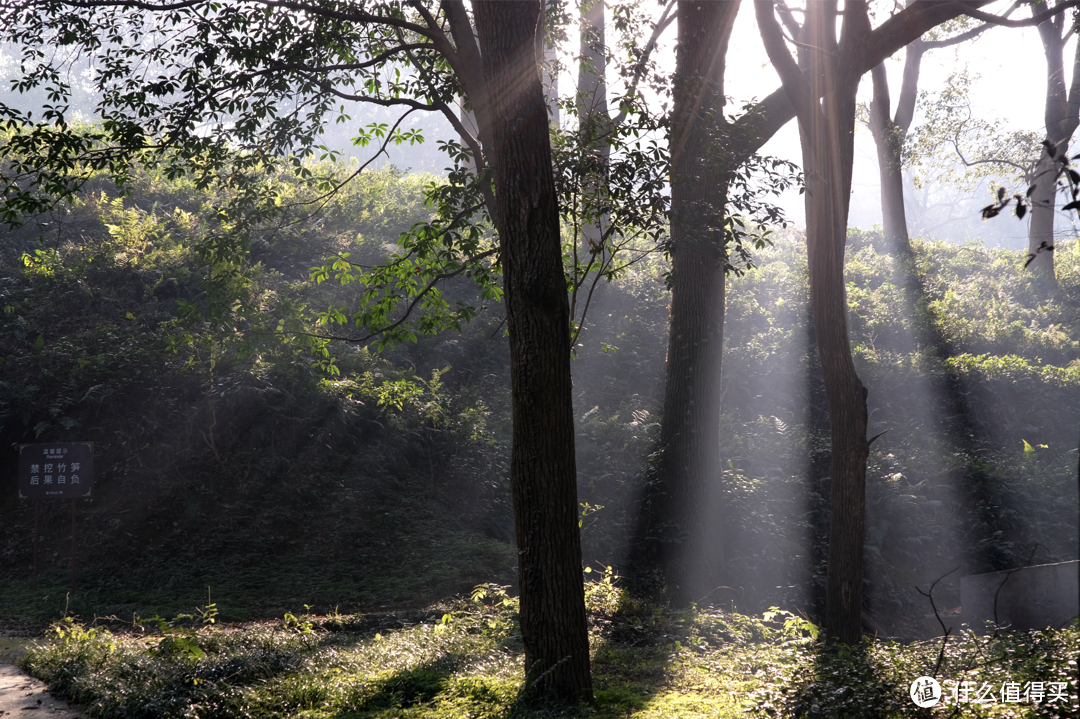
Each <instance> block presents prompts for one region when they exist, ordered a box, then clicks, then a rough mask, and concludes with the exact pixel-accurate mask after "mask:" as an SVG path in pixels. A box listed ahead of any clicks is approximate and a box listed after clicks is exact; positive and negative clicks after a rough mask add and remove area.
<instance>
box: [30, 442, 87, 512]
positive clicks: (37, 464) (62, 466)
mask: <svg viewBox="0 0 1080 719" xmlns="http://www.w3.org/2000/svg"><path fill="white" fill-rule="evenodd" d="M93 484H94V445H93V443H92V442H52V443H49V444H24V445H22V446H21V447H19V496H20V497H23V498H25V499H78V498H79V497H89V496H90V488H91V487H92V486H93Z"/></svg>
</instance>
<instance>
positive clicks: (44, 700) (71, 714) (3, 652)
mask: <svg viewBox="0 0 1080 719" xmlns="http://www.w3.org/2000/svg"><path fill="white" fill-rule="evenodd" d="M31 642H33V640H32V639H30V638H28V637H25V636H0V719H29V717H35V716H41V717H46V716H47V717H51V718H52V719H86V714H85V713H83V712H82V711H81V710H79V709H77V708H75V707H73V706H72V705H70V704H68V703H67V702H65V701H63V700H62V699H57V698H55V697H53V695H52V694H49V691H48V690H47V689H46V688H45V684H44V683H43V682H40V681H38V680H37V679H34V678H33V677H31V676H29V675H27V674H24V673H23V672H22V671H20V670H19V668H18V667H17V666H15V665H14V664H12V663H11V662H13V661H15V660H16V659H18V658H19V657H20V656H22V654H23V653H24V652H25V651H26V647H27V645H28V644H30V643H31Z"/></svg>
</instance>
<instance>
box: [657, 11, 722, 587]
mask: <svg viewBox="0 0 1080 719" xmlns="http://www.w3.org/2000/svg"><path fill="white" fill-rule="evenodd" d="M738 7H739V5H738V3H737V2H709V1H704V2H702V1H695V2H680V3H679V5H678V24H679V28H678V46H677V52H676V60H675V88H674V90H675V92H674V107H673V110H672V126H671V138H670V142H671V158H672V159H671V163H672V167H671V217H672V219H671V273H672V287H671V319H670V326H669V335H668V358H667V368H666V374H667V385H666V389H665V392H664V412H663V418H662V422H661V430H660V442H661V448H662V454H661V459H660V478H659V479H660V482H659V494H658V496H657V497H656V500H655V501H656V505H657V506H656V509H655V513H654V518H653V522H654V531H658V532H659V533H660V542H661V548H660V559H661V563H662V566H663V570H664V575H665V580H666V582H667V587H668V591H669V592H670V598H671V600H672V601H673V602H674V603H675V604H676V605H678V606H685V605H687V604H689V603H691V602H700V601H703V600H705V599H706V598H707V597H708V594H709V593H710V592H711V591H712V590H713V589H715V588H716V587H717V586H719V584H720V581H719V578H720V574H721V564H722V562H723V535H722V527H723V521H722V519H721V517H722V502H721V499H722V494H721V490H722V487H721V468H720V448H719V441H720V368H721V354H722V348H723V328H724V289H725V285H724V272H725V269H726V253H725V248H724V221H725V215H724V205H725V203H726V201H727V184H726V175H727V169H728V168H727V166H726V161H725V157H724V156H723V152H724V151H726V150H727V148H720V147H718V146H717V145H718V138H717V137H716V135H715V134H713V132H712V130H714V128H716V127H722V126H723V125H724V124H725V123H724V120H723V107H724V91H723V76H724V75H723V73H724V62H725V55H726V52H727V43H728V39H729V38H730V36H731V29H732V25H733V24H734V21H735V15H736V13H737V12H738Z"/></svg>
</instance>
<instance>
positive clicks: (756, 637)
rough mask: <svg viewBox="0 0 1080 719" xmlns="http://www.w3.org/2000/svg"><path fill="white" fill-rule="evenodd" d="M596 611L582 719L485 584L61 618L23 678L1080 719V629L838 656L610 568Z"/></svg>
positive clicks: (161, 718) (299, 700) (80, 695)
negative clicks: (249, 615)
mask: <svg viewBox="0 0 1080 719" xmlns="http://www.w3.org/2000/svg"><path fill="white" fill-rule="evenodd" d="M586 604H587V607H588V612H589V620H590V642H591V645H592V667H593V682H594V686H595V690H596V691H595V695H596V701H595V704H594V705H592V706H587V707H581V708H576V709H575V708H569V709H568V708H567V707H553V706H546V705H545V704H544V703H543V702H538V701H537V700H536V699H535V698H532V699H530V697H528V695H526V694H523V692H522V683H523V679H524V672H523V668H522V663H521V652H522V648H521V638H520V633H519V629H518V626H517V621H516V620H517V615H516V601H515V600H514V599H512V598H510V597H509V596H508V595H507V594H506V592H505V588H504V587H499V586H497V585H490V584H489V585H480V586H478V587H476V588H475V589H474V591H473V592H472V594H471V597H465V598H461V597H459V598H455V599H450V600H444V601H443V602H441V603H438V604H434V605H431V606H429V607H426V608H424V609H422V610H417V611H412V612H401V613H387V614H377V615H373V614H368V615H343V614H339V613H331V614H329V615H325V616H315V615H311V614H306V613H303V614H300V615H293V614H291V613H290V614H286V615H285V617H284V619H282V620H279V621H263V622H255V623H249V624H245V625H229V626H221V625H217V624H216V623H215V611H216V606H215V605H213V604H210V605H208V606H207V607H203V608H202V609H201V610H200V611H196V612H195V614H188V615H184V616H179V617H176V618H175V619H174V620H172V621H166V620H165V619H162V618H160V617H154V618H150V619H141V618H136V620H135V621H134V622H131V623H126V624H125V623H122V622H115V621H112V622H110V621H108V620H105V621H100V622H96V623H95V625H94V626H86V625H83V624H80V623H77V622H75V621H73V620H71V619H70V618H69V619H68V620H66V621H60V622H57V623H55V624H54V625H53V627H52V628H51V630H50V632H49V635H50V640H49V641H48V642H44V643H41V644H39V645H38V646H37V647H35V648H33V649H31V650H30V651H29V653H28V654H27V655H26V656H24V657H23V658H22V659H21V661H20V664H21V665H22V667H23V668H24V669H26V670H27V671H30V672H31V673H33V674H34V675H36V676H38V677H41V678H42V679H44V680H45V681H47V682H49V684H50V686H51V687H52V688H53V689H54V690H55V691H58V692H60V693H62V694H63V695H65V696H67V697H69V698H70V699H72V700H73V701H76V702H78V703H79V704H81V705H83V706H85V707H86V708H87V709H88V711H89V713H90V714H91V716H94V717H101V718H103V719H108V718H111V717H117V718H119V717H123V718H125V719H131V718H133V717H155V718H158V719H170V718H172V717H265V718H267V719H269V718H271V717H306V718H308V719H316V718H321V717H351V718H355V719H361V718H364V719H368V718H370V719H375V718H386V719H389V718H390V717H394V718H395V719H404V718H406V717H429V718H432V719H437V718H439V717H445V718H446V719H459V718H460V717H477V718H485V717H490V718H492V719H494V718H496V717H499V718H506V719H509V718H511V717H536V718H538V719H542V718H544V717H557V716H564V717H565V716H582V717H586V716H588V717H611V718H612V719H614V717H630V716H633V717H635V718H637V719H654V718H660V717H679V718H680V719H693V718H695V717H713V718H715V717H739V716H745V715H750V716H761V717H833V716H844V717H850V718H852V719H857V718H863V717H866V718H870V717H875V718H882V717H921V716H925V714H924V710H920V709H918V708H917V707H915V706H914V704H913V703H912V702H911V699H910V698H909V695H908V688H909V686H910V684H911V683H912V681H913V680H914V679H915V678H916V677H921V676H927V675H929V676H934V677H938V678H940V679H941V683H942V685H943V686H944V687H945V688H946V702H945V703H944V704H943V705H942V706H941V707H940V708H939V709H938V711H945V712H947V713H948V716H950V717H954V718H956V719H959V718H966V717H1020V716H1024V717H1046V718H1047V719H1057V718H1058V717H1075V716H1077V708H1078V703H1077V696H1076V684H1075V682H1073V683H1071V684H1070V682H1071V681H1072V680H1073V679H1074V678H1075V674H1076V657H1077V655H1078V653H1080V626H1075V625H1074V626H1073V627H1070V628H1066V629H1060V630H1047V631H1039V632H1027V633H1024V632H1004V633H994V634H991V635H988V636H981V637H980V636H977V635H975V634H974V633H971V632H967V631H965V632H964V633H962V634H961V635H959V636H955V637H951V641H947V642H945V643H944V644H943V643H942V640H933V641H924V642H914V643H906V644H902V643H898V642H896V641H894V640H885V639H879V640H871V639H867V640H866V642H865V643H864V644H863V645H862V646H859V647H855V648H850V647H840V648H839V649H837V648H828V647H826V646H825V645H823V644H822V643H820V642H819V641H818V637H819V631H818V627H816V626H815V625H813V624H812V623H810V622H809V621H807V620H806V619H803V618H801V617H798V616H796V615H793V614H790V613H788V612H781V611H777V610H775V609H774V610H773V611H770V612H768V613H766V614H765V615H764V616H763V617H751V616H745V615H741V614H731V613H727V612H724V611H723V610H721V609H719V608H713V609H710V610H699V609H696V608H695V609H692V610H685V611H678V612H675V611H672V610H670V609H666V608H664V607H662V606H659V605H655V604H650V603H648V602H642V601H638V600H634V599H632V598H631V597H630V596H629V595H628V594H627V593H626V591H625V590H624V589H622V588H621V587H619V582H618V577H617V576H615V575H613V573H612V572H611V570H610V568H608V569H607V570H606V571H605V572H604V574H603V576H602V577H599V578H598V579H597V580H596V581H592V582H588V583H587V584H586ZM1032 684H1035V685H1037V686H1039V687H1042V688H1043V689H1044V690H1045V691H1044V692H1043V693H1042V694H1032V693H1031V687H1032ZM950 686H955V687H959V688H963V692H962V693H961V691H959V690H957V691H955V692H953V693H952V694H950V693H949V691H948V690H949V687H950ZM969 687H974V688H975V689H970V688H969ZM980 687H981V688H983V693H982V695H981V697H979V698H976V692H977V690H978V688H980ZM1010 687H1015V689H1010ZM987 689H988V690H989V691H987ZM1002 692H1008V693H1007V694H1002Z"/></svg>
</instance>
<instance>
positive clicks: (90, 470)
mask: <svg viewBox="0 0 1080 719" xmlns="http://www.w3.org/2000/svg"><path fill="white" fill-rule="evenodd" d="M93 486H94V445H93V443H92V442H51V443H48V444H24V445H21V446H20V447H19V496H20V497H23V498H25V499H32V500H34V589H37V557H38V551H37V549H38V508H39V502H40V501H41V500H42V499H70V500H71V591H73V592H74V591H75V500H76V499H79V498H82V497H89V496H90V490H91V489H92V488H93Z"/></svg>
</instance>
